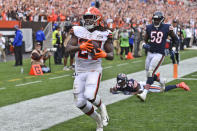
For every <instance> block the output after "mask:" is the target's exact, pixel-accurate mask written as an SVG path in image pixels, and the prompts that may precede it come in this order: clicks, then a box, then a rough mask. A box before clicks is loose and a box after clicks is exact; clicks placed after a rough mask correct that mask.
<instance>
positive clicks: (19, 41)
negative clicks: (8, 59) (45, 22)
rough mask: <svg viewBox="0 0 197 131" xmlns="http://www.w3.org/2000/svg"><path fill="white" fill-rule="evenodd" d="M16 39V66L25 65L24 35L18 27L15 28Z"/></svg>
mask: <svg viewBox="0 0 197 131" xmlns="http://www.w3.org/2000/svg"><path fill="white" fill-rule="evenodd" d="M15 30H16V31H15V37H14V42H13V46H14V54H15V65H14V66H19V65H20V66H22V65H23V55H22V44H23V34H22V31H21V30H20V29H19V27H18V26H15Z"/></svg>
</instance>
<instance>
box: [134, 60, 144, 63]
mask: <svg viewBox="0 0 197 131" xmlns="http://www.w3.org/2000/svg"><path fill="white" fill-rule="evenodd" d="M140 62H142V60H138V61H134V62H131V63H140Z"/></svg>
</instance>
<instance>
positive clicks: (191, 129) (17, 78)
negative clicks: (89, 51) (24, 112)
mask: <svg viewBox="0 0 197 131" xmlns="http://www.w3.org/2000/svg"><path fill="white" fill-rule="evenodd" d="M196 56H197V51H196V50H185V51H181V52H180V57H181V60H184V59H187V58H192V57H196ZM51 61H52V73H49V74H45V75H43V76H30V75H29V71H30V59H26V60H24V66H23V68H24V72H23V73H21V67H14V66H13V65H14V61H9V62H7V63H0V68H1V70H0V74H1V75H0V107H3V106H6V105H10V104H14V103H17V102H20V101H24V100H29V99H32V98H38V97H41V96H45V95H49V94H54V93H57V92H61V91H65V90H70V89H72V83H73V78H72V77H71V76H72V74H73V71H63V70H62V69H63V65H54V63H53V60H51ZM144 63H145V56H143V57H139V58H135V59H133V60H120V58H119V57H118V56H115V58H114V60H113V61H107V60H103V67H104V70H103V78H102V80H107V79H111V78H114V77H116V75H117V74H118V73H121V72H122V73H126V74H130V73H134V72H137V71H141V70H144ZM169 63H171V60H170V59H169V57H166V58H165V61H164V62H163V65H164V64H169ZM47 65H48V63H47ZM185 78H193V80H181V81H185V82H186V83H187V84H188V85H189V86H190V87H191V92H186V91H184V90H181V89H175V90H172V91H169V92H166V93H152V94H149V95H148V98H147V101H146V102H145V103H142V102H141V101H139V99H137V98H136V97H135V96H133V97H131V98H129V99H126V100H122V101H119V102H116V103H114V104H111V105H108V106H107V109H108V113H109V116H110V123H109V125H108V126H107V127H105V128H104V130H105V131H196V130H197V125H196V123H197V118H196V116H197V101H196V95H197V94H196V92H197V89H196V87H195V85H196V84H197V81H196V79H197V72H195V73H193V74H191V75H188V76H185ZM178 82H180V80H175V81H172V82H170V83H168V84H176V83H178ZM95 128H96V124H95V122H94V121H93V120H92V119H91V118H89V117H88V116H86V115H83V116H80V117H77V118H74V119H71V120H69V121H67V122H64V123H61V124H58V125H56V126H54V127H51V128H49V129H48V130H50V131H95Z"/></svg>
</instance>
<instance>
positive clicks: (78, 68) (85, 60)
mask: <svg viewBox="0 0 197 131" xmlns="http://www.w3.org/2000/svg"><path fill="white" fill-rule="evenodd" d="M73 33H74V35H75V36H76V37H77V38H78V44H82V42H86V41H88V40H94V41H97V42H98V43H99V47H100V48H101V49H102V50H103V47H104V44H105V42H106V40H107V39H108V35H109V34H111V31H109V30H106V31H98V30H95V31H93V32H89V31H88V30H87V29H86V28H84V27H82V26H74V27H73ZM101 62H102V60H101V59H100V58H99V59H93V58H92V56H91V54H90V53H89V52H87V51H81V50H80V51H77V52H76V53H75V72H76V73H80V72H92V71H98V72H101V71H102V66H101Z"/></svg>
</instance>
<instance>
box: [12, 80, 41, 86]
mask: <svg viewBox="0 0 197 131" xmlns="http://www.w3.org/2000/svg"><path fill="white" fill-rule="evenodd" d="M39 82H42V81H33V82H28V83H25V84H18V85H15V86H24V85H29V84H33V83H39Z"/></svg>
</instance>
